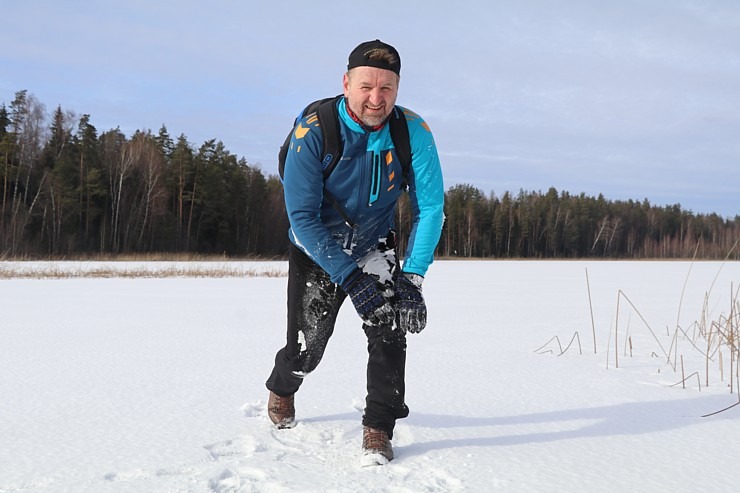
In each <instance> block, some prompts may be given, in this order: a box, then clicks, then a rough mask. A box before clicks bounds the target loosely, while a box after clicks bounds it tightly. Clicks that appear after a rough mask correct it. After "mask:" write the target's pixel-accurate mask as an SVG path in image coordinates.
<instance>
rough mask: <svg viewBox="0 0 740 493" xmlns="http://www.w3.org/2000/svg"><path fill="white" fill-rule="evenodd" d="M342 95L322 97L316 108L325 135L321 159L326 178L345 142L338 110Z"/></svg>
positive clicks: (337, 159)
mask: <svg viewBox="0 0 740 493" xmlns="http://www.w3.org/2000/svg"><path fill="white" fill-rule="evenodd" d="M341 97H342V95H341V94H340V95H339V96H336V97H333V98H326V99H322V100H321V102H320V104H319V105H318V107H317V108H316V116H317V117H318V118H319V125H320V126H321V133H322V135H323V136H324V148H323V158H322V161H321V166H322V169H323V170H324V179H326V178H328V177H329V175H330V174H331V172H332V171H334V167H335V166H336V165H337V163H338V162H339V158H341V157H342V151H344V143H343V142H342V135H341V131H340V130H339V112H338V111H337V101H339V98H341Z"/></svg>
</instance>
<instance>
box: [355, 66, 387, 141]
mask: <svg viewBox="0 0 740 493" xmlns="http://www.w3.org/2000/svg"><path fill="white" fill-rule="evenodd" d="M397 95H398V75H396V73H395V72H391V71H390V70H385V69H382V68H375V67H355V68H353V69H352V70H350V71H349V72H348V73H346V74H344V96H345V97H346V98H347V103H348V104H349V108H350V109H351V110H352V112H353V113H354V114H355V115H357V117H358V118H359V119H360V120H361V121H362V123H364V124H365V125H367V126H369V127H375V126H377V125H380V124H381V123H383V122H384V121H385V119H386V118H388V115H390V114H391V111H392V110H393V105H395V104H396V96H397Z"/></svg>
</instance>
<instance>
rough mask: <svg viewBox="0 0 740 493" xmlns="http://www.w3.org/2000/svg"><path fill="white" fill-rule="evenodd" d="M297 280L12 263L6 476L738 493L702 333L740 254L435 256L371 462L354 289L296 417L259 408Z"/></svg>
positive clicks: (214, 484)
mask: <svg viewBox="0 0 740 493" xmlns="http://www.w3.org/2000/svg"><path fill="white" fill-rule="evenodd" d="M0 264H3V265H2V266H0V267H5V268H6V269H7V268H9V267H13V264H8V263H7V262H5V263H0ZM27 265H31V264H27ZM15 267H18V265H15ZM284 267H285V264H283V263H273V264H270V269H275V268H284ZM58 268H60V269H65V268H70V267H67V266H65V265H60V266H58ZM71 268H73V269H75V270H79V269H81V268H84V265H83V264H79V263H77V264H75V265H74V266H72V267H71ZM255 268H257V269H259V268H261V267H259V266H257V267H255ZM587 273H588V283H587V276H586V274H587ZM285 285H286V278H285V277H241V278H239V277H237V278H196V279H194V278H167V279H151V278H150V279H115V278H113V279H85V278H78V279H59V280H34V279H15V280H2V281H0V492H2V493H6V492H31V491H33V492H67V491H68V492H75V493H79V492H95V493H106V492H136V493H141V492H147V493H149V492H219V493H225V492H268V493H271V492H272V493H277V492H361V491H371V492H388V493H406V492H455V491H470V492H489V491H502V492H569V493H581V492H582V493H586V492H588V493H594V492H602V491H603V492H621V491H629V492H696V491H712V492H713V493H720V492H734V491H737V481H738V473H737V466H738V460H739V457H740V456H739V455H738V445H737V440H738V437H740V406H737V407H735V408H732V409H729V410H727V411H724V412H720V413H718V414H715V415H713V416H709V417H702V416H703V415H706V414H709V413H713V412H716V411H719V410H721V409H723V408H725V407H727V406H729V405H732V404H734V403H736V402H738V396H737V380H736V379H737V374H736V373H735V372H734V371H733V370H735V366H733V365H736V362H735V361H734V360H731V352H730V350H729V349H728V348H727V347H726V346H723V347H721V348H720V349H712V351H713V352H712V354H711V356H712V359H711V360H710V361H709V362H707V359H706V357H705V356H704V355H703V352H706V348H707V340H706V338H705V337H704V336H702V335H700V333H699V332H700V328H701V327H710V326H712V322H716V323H717V325H718V326H719V327H724V326H726V324H725V325H723V320H724V318H723V317H728V316H731V315H733V313H732V312H731V308H732V306H733V304H735V310H737V309H738V306H737V300H736V298H735V297H734V296H733V294H732V290H734V291H735V292H737V290H738V287H740V263H737V262H735V263H724V264H723V263H720V262H701V263H690V262H569V261H562V262H544V261H541V262H524V261H519V262H517V261H512V262H509V261H488V262H483V261H480V262H478V261H475V262H474V261H470V262H464V261H458V262H453V261H440V262H437V263H435V264H434V265H433V266H432V267H431V269H430V271H429V273H428V275H427V279H426V282H425V286H424V289H425V296H426V298H427V301H428V305H429V324H428V327H427V329H426V330H425V331H424V332H422V333H421V334H418V335H409V338H408V340H409V349H408V367H407V403H408V405H409V407H410V408H411V415H410V416H409V417H408V418H407V419H405V420H402V421H399V423H398V425H397V429H396V430H397V431H396V437H395V439H394V447H395V452H396V459H395V460H394V461H393V462H391V463H390V464H388V465H387V466H379V467H371V468H362V467H360V465H359V457H360V440H361V424H360V420H361V409H362V406H363V398H364V386H365V378H364V373H365V354H366V353H365V340H364V336H363V333H362V331H361V330H360V323H359V319H358V317H357V315H356V314H355V313H354V310H353V309H352V307H351V305H350V304H349V303H347V304H346V306H345V307H344V308H343V310H342V313H341V314H340V317H339V321H338V325H337V330H336V332H335V335H334V338H333V339H332V341H331V342H330V345H329V348H328V350H327V353H326V355H325V358H324V361H323V362H322V364H321V365H319V367H318V369H317V370H316V371H315V372H314V374H312V375H310V376H309V377H308V378H307V380H306V382H305V384H304V386H303V387H302V389H301V391H300V392H299V393H298V394H297V397H296V406H297V413H298V416H297V418H298V419H299V423H298V425H297V426H296V427H295V428H294V429H290V430H280V431H277V430H275V429H273V428H272V426H271V425H270V423H269V421H268V419H267V417H266V413H265V403H266V397H267V391H266V390H265V387H264V381H265V379H266V378H267V375H268V374H269V372H270V370H271V368H272V359H273V357H274V353H275V351H276V350H277V349H278V348H279V347H280V346H281V345H282V343H283V341H284V337H285V336H284V325H285V324H284V319H285V287H286V286H285ZM589 285H590V294H591V302H589V289H588V286H589ZM620 291H621V292H622V293H623V294H624V296H622V295H619V293H620ZM705 302H706V303H705ZM591 308H592V309H593V320H594V324H593V328H592V318H591ZM734 316H737V314H736V313H734ZM695 322H697V323H695ZM735 326H737V322H735ZM677 327H680V328H681V329H683V331H685V333H686V334H687V335H684V334H683V333H681V336H680V337H679V338H678V339H677V340H676V343H675V344H672V342H673V340H674V338H673V336H674V334H675V333H676V328H677ZM615 329H616V336H615ZM594 332H595V335H596V344H595V345H596V354H594V337H593V334H594ZM576 335H577V337H575V338H574V336H576ZM555 337H557V338H558V340H559V341H560V344H561V345H562V346H563V348H565V346H567V345H568V343H569V342H570V341H571V340H573V344H572V345H571V346H570V348H569V349H568V350H567V351H566V352H565V353H564V354H562V355H560V352H561V351H560V349H559V346H558V341H557V340H555V339H554V338H555ZM712 338H713V339H715V340H716V339H717V335H716V329H715V331H714V332H713V335H712ZM579 342H580V348H579ZM711 342H712V341H710V343H711ZM695 346H696V347H695ZM615 349H616V350H615ZM667 353H670V355H671V360H670V362H669V361H668V358H667ZM720 353H721V354H722V357H721V358H722V359H721V365H720ZM615 356H618V360H616V358H615ZM681 360H683V375H685V376H686V377H687V378H686V383H685V388H683V387H684V385H682V384H680V383H679V382H681V380H682V368H681V363H680V361H681ZM674 363H675V369H674ZM617 365H618V366H617ZM731 368H732V370H731ZM707 369H708V373H709V374H708V375H707ZM694 372H698V375H693V376H690V375H692V374H693V373H694ZM733 373H735V374H733ZM731 374H732V377H731ZM707 378H708V380H709V382H708V383H709V385H708V386H707ZM731 378H732V382H733V385H734V389H733V390H734V393H731V392H730V382H731ZM674 384H678V385H674ZM699 385H701V388H699Z"/></svg>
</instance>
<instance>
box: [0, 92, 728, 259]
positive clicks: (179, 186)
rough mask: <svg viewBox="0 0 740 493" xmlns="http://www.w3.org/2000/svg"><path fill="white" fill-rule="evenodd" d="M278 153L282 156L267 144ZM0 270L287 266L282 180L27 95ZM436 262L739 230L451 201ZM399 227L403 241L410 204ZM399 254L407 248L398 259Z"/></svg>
mask: <svg viewBox="0 0 740 493" xmlns="http://www.w3.org/2000/svg"><path fill="white" fill-rule="evenodd" d="M276 148H277V144H276ZM0 181H1V183H0V190H1V192H0V193H1V194H2V197H1V199H0V258H29V257H48V258H59V257H65V256H67V257H69V256H90V255H108V254H112V255H118V254H134V253H169V254H176V253H187V254H203V255H211V254H218V255H227V256H231V257H270V258H274V257H282V256H283V255H285V253H286V251H287V247H288V237H287V229H288V222H287V217H286V215H285V207H284V202H283V196H282V193H283V191H282V184H281V182H280V179H279V178H278V177H277V176H273V175H268V176H265V175H264V174H263V173H262V171H261V170H260V168H259V166H254V165H251V164H249V163H247V162H246V160H245V159H244V158H239V157H237V156H235V155H234V154H232V153H230V152H229V151H228V150H227V149H226V148H225V146H224V145H223V143H222V142H221V141H218V140H217V139H212V140H207V141H206V142H204V143H203V144H201V145H200V146H199V147H195V146H193V144H191V143H190V142H188V140H187V137H186V136H185V135H183V134H180V135H179V136H178V137H177V138H173V137H172V136H170V134H169V132H168V131H167V128H166V127H165V126H164V125H163V126H162V127H161V128H160V129H159V131H158V132H157V133H156V134H155V133H152V132H151V131H150V130H139V131H136V132H135V133H134V134H133V135H131V136H130V137H127V136H126V135H124V134H123V133H122V132H121V131H120V129H118V128H116V129H112V130H107V131H104V132H102V133H99V132H98V130H97V129H96V128H95V126H93V124H92V123H91V118H90V115H88V114H84V115H82V117H77V116H76V115H75V114H74V113H73V112H70V111H64V110H63V109H62V108H61V107H57V108H56V110H54V111H53V112H52V113H51V114H50V115H47V113H46V109H45V107H44V105H43V104H42V103H40V102H39V101H38V100H37V99H36V98H35V97H34V96H33V95H32V94H29V93H28V91H25V90H23V91H18V92H16V93H15V97H14V99H13V101H12V102H11V103H10V104H9V105H6V104H4V103H3V104H2V106H0ZM445 199H446V200H445V203H446V205H445V214H446V217H447V219H446V222H445V226H444V230H443V234H442V238H441V240H440V243H439V245H438V252H437V254H438V255H440V256H449V257H482V258H487V257H496V258H590V257H600V258H693V257H696V258H712V259H717V258H725V257H726V256H727V255H728V254H729V255H730V258H735V259H737V258H740V257H739V256H738V251H737V250H738V249H737V248H735V244H736V242H737V239H738V237H740V216H736V217H735V219H734V220H729V219H728V220H725V219H723V218H721V217H720V216H718V215H716V214H709V215H701V214H698V215H695V214H693V213H691V212H688V211H684V210H682V209H681V207H680V205H678V204H676V205H673V206H668V207H658V206H654V205H651V204H650V203H649V202H648V201H647V200H644V201H643V202H635V201H631V200H630V201H609V200H606V199H605V198H604V197H603V196H601V195H600V196H599V197H589V196H586V195H584V194H581V195H577V196H576V195H570V194H569V193H567V192H558V191H557V190H555V189H554V188H551V189H550V190H548V191H547V192H546V193H542V192H534V191H532V192H525V191H520V192H519V193H518V194H516V195H513V194H512V193H510V192H506V193H504V194H503V195H502V196H500V197H498V196H495V195H493V194H491V195H489V196H486V195H485V194H484V193H483V192H482V191H481V190H479V189H477V188H475V187H474V186H472V185H457V186H454V187H452V188H450V189H449V190H448V191H447V192H446V197H445ZM397 214H398V216H397V224H398V229H399V230H400V231H401V233H402V234H401V237H402V238H403V237H404V233H407V232H408V231H409V229H410V212H409V206H408V201H407V200H402V203H401V205H400V207H399V210H398V213H397ZM401 247H402V248H403V244H402V245H401Z"/></svg>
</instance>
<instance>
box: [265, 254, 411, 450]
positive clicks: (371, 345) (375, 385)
mask: <svg viewBox="0 0 740 493" xmlns="http://www.w3.org/2000/svg"><path fill="white" fill-rule="evenodd" d="M393 258H394V261H395V256H394V257H393ZM394 267H397V266H394ZM346 297H347V295H346V293H345V292H344V291H343V290H342V289H341V288H340V287H339V286H337V285H336V284H334V283H333V282H331V280H330V279H329V275H328V274H327V273H326V272H324V270H323V269H321V267H319V266H318V265H317V264H316V263H315V262H313V261H312V260H311V259H310V258H309V257H308V256H307V255H306V254H305V253H303V252H302V251H301V250H299V249H298V248H297V247H295V246H293V245H291V246H290V256H289V260H288V334H287V341H286V345H285V347H284V348H282V349H281V350H280V351H278V352H277V355H276V356H275V367H274V368H273V370H272V374H271V375H270V377H269V378H268V380H267V382H266V385H267V388H268V389H269V390H271V391H272V392H274V393H276V394H277V395H280V396H283V397H285V396H288V395H292V394H294V393H295V392H296V391H298V388H299V387H300V386H301V383H303V378H304V377H305V376H306V375H308V374H309V373H311V372H312V371H313V370H314V369H315V368H316V366H317V365H318V364H319V362H320V361H321V358H322V356H323V355H324V350H325V349H326V345H327V343H328V342H329V338H330V337H331V335H332V333H333V332H334V325H335V323H336V320H337V314H338V313H339V308H340V307H341V306H342V303H343V302H344V300H345V298H346ZM363 329H364V331H365V335H366V336H367V351H368V360H367V397H366V400H365V413H364V416H363V418H362V424H363V425H366V426H371V427H373V428H377V429H381V430H384V431H386V432H387V433H388V435H389V436H390V437H391V438H392V437H393V428H394V427H395V424H396V419H399V418H405V417H406V416H408V414H409V409H408V407H407V406H406V404H405V402H404V396H405V393H406V389H405V367H406V335H405V334H404V333H403V332H402V331H400V330H392V328H391V327H389V326H388V327H385V326H377V327H374V326H370V325H367V324H365V325H363Z"/></svg>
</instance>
